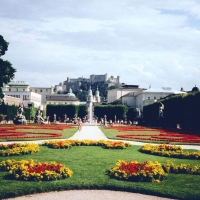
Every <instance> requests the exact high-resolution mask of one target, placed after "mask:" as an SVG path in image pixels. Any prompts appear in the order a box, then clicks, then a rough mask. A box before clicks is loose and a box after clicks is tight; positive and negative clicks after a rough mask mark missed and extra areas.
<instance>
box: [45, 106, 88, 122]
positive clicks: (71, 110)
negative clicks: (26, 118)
mask: <svg viewBox="0 0 200 200" xmlns="http://www.w3.org/2000/svg"><path fill="white" fill-rule="evenodd" d="M87 110H88V108H87V105H72V104H70V105H65V104H60V105H52V104H48V105H47V107H46V115H47V116H49V117H50V121H53V120H54V114H56V119H57V120H58V119H59V118H60V119H61V120H63V119H64V115H65V114H66V115H67V117H68V118H70V119H73V118H74V116H75V115H77V116H78V117H81V118H83V117H85V115H87V113H88V111H87Z"/></svg>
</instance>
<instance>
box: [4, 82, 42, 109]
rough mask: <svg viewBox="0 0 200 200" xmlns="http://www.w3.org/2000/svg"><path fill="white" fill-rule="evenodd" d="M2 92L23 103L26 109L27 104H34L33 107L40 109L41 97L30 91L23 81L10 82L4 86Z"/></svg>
mask: <svg viewBox="0 0 200 200" xmlns="http://www.w3.org/2000/svg"><path fill="white" fill-rule="evenodd" d="M3 92H4V94H5V95H7V96H10V97H14V98H19V99H21V100H22V101H23V103H24V106H25V107H28V103H30V102H32V103H34V107H35V108H38V107H41V109H43V108H42V104H41V95H40V94H37V93H35V92H32V91H31V90H30V86H29V85H28V84H27V83H25V82H24V81H16V82H14V81H11V82H10V83H8V84H7V85H4V87H3Z"/></svg>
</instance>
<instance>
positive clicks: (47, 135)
mask: <svg viewBox="0 0 200 200" xmlns="http://www.w3.org/2000/svg"><path fill="white" fill-rule="evenodd" d="M60 136H62V134H61V133H44V132H43V133H35V132H7V133H0V139H11V138H16V139H18V138H53V137H60Z"/></svg>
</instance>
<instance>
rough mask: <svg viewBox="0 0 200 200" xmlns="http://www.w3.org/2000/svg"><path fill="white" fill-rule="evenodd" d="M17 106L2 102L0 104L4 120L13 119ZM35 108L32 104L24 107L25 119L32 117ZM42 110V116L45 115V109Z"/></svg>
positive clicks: (0, 111)
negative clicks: (30, 106) (29, 106)
mask: <svg viewBox="0 0 200 200" xmlns="http://www.w3.org/2000/svg"><path fill="white" fill-rule="evenodd" d="M17 110H18V106H15V105H12V106H10V105H6V104H4V103H2V104H1V105H0V113H1V114H3V115H6V117H5V119H6V120H13V119H14V117H15V115H16V114H17ZM36 110H37V109H36V108H34V105H32V108H24V112H23V115H24V116H25V117H26V119H27V120H29V119H32V118H34V117H35V113H36ZM42 112H43V116H45V111H42Z"/></svg>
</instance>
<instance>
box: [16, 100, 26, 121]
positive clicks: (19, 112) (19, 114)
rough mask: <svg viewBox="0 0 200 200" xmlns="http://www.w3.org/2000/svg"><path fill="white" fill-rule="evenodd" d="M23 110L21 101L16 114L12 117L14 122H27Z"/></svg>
mask: <svg viewBox="0 0 200 200" xmlns="http://www.w3.org/2000/svg"><path fill="white" fill-rule="evenodd" d="M23 111H24V104H23V102H21V103H20V104H19V108H18V110H17V115H15V117H14V119H13V123H14V124H27V121H26V118H25V116H24V115H23V114H22V113H23Z"/></svg>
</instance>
